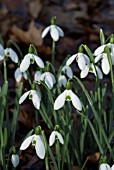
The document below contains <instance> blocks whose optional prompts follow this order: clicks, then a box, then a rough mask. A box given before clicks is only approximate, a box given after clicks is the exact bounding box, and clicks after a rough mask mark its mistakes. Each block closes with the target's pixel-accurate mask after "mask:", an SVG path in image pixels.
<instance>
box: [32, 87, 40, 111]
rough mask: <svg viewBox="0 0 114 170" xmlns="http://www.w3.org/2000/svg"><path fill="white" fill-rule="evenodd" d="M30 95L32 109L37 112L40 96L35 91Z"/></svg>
mask: <svg viewBox="0 0 114 170" xmlns="http://www.w3.org/2000/svg"><path fill="white" fill-rule="evenodd" d="M31 94H32V95H33V96H32V102H33V105H34V107H35V108H36V109H38V110H39V108H40V100H41V96H40V94H39V93H38V92H37V91H35V90H34V91H33V92H32V93H31Z"/></svg>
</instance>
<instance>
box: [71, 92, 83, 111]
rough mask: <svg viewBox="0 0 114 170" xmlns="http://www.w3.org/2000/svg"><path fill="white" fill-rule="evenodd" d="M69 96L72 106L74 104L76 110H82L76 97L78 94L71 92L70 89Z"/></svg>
mask: <svg viewBox="0 0 114 170" xmlns="http://www.w3.org/2000/svg"><path fill="white" fill-rule="evenodd" d="M70 97H71V100H72V104H73V106H74V107H75V108H76V109H77V110H79V111H81V110H82V104H81V101H80V99H79V98H78V96H77V95H76V94H74V93H73V92H72V90H70Z"/></svg>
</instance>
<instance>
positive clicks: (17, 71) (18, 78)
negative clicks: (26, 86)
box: [14, 68, 22, 82]
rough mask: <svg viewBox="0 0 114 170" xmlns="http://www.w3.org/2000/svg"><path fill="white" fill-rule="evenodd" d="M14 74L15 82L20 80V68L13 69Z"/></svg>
mask: <svg viewBox="0 0 114 170" xmlns="http://www.w3.org/2000/svg"><path fill="white" fill-rule="evenodd" d="M14 76H15V80H16V81H17V82H20V80H21V78H22V73H21V72H20V68H17V69H16V70H15V73H14Z"/></svg>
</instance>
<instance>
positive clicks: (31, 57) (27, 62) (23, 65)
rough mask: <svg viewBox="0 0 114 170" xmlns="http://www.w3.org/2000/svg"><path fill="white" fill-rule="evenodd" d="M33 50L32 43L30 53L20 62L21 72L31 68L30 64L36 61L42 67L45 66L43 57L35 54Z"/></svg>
mask: <svg viewBox="0 0 114 170" xmlns="http://www.w3.org/2000/svg"><path fill="white" fill-rule="evenodd" d="M33 51H34V50H33V46H32V45H30V47H29V53H28V54H26V55H25V56H24V59H23V60H22V62H21V64H20V71H21V72H25V71H26V70H27V69H28V68H29V66H30V64H34V61H35V62H36V64H37V65H38V66H39V67H40V68H44V63H43V61H42V59H41V58H40V57H39V56H37V55H35V54H34V53H33Z"/></svg>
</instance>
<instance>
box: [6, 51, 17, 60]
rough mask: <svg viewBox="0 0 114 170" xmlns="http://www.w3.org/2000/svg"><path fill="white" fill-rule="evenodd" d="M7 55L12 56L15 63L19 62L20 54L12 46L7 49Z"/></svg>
mask: <svg viewBox="0 0 114 170" xmlns="http://www.w3.org/2000/svg"><path fill="white" fill-rule="evenodd" d="M5 56H6V57H10V58H11V60H12V61H13V62H14V63H18V56H17V54H16V52H15V51H14V50H13V49H12V48H6V49H5Z"/></svg>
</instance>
